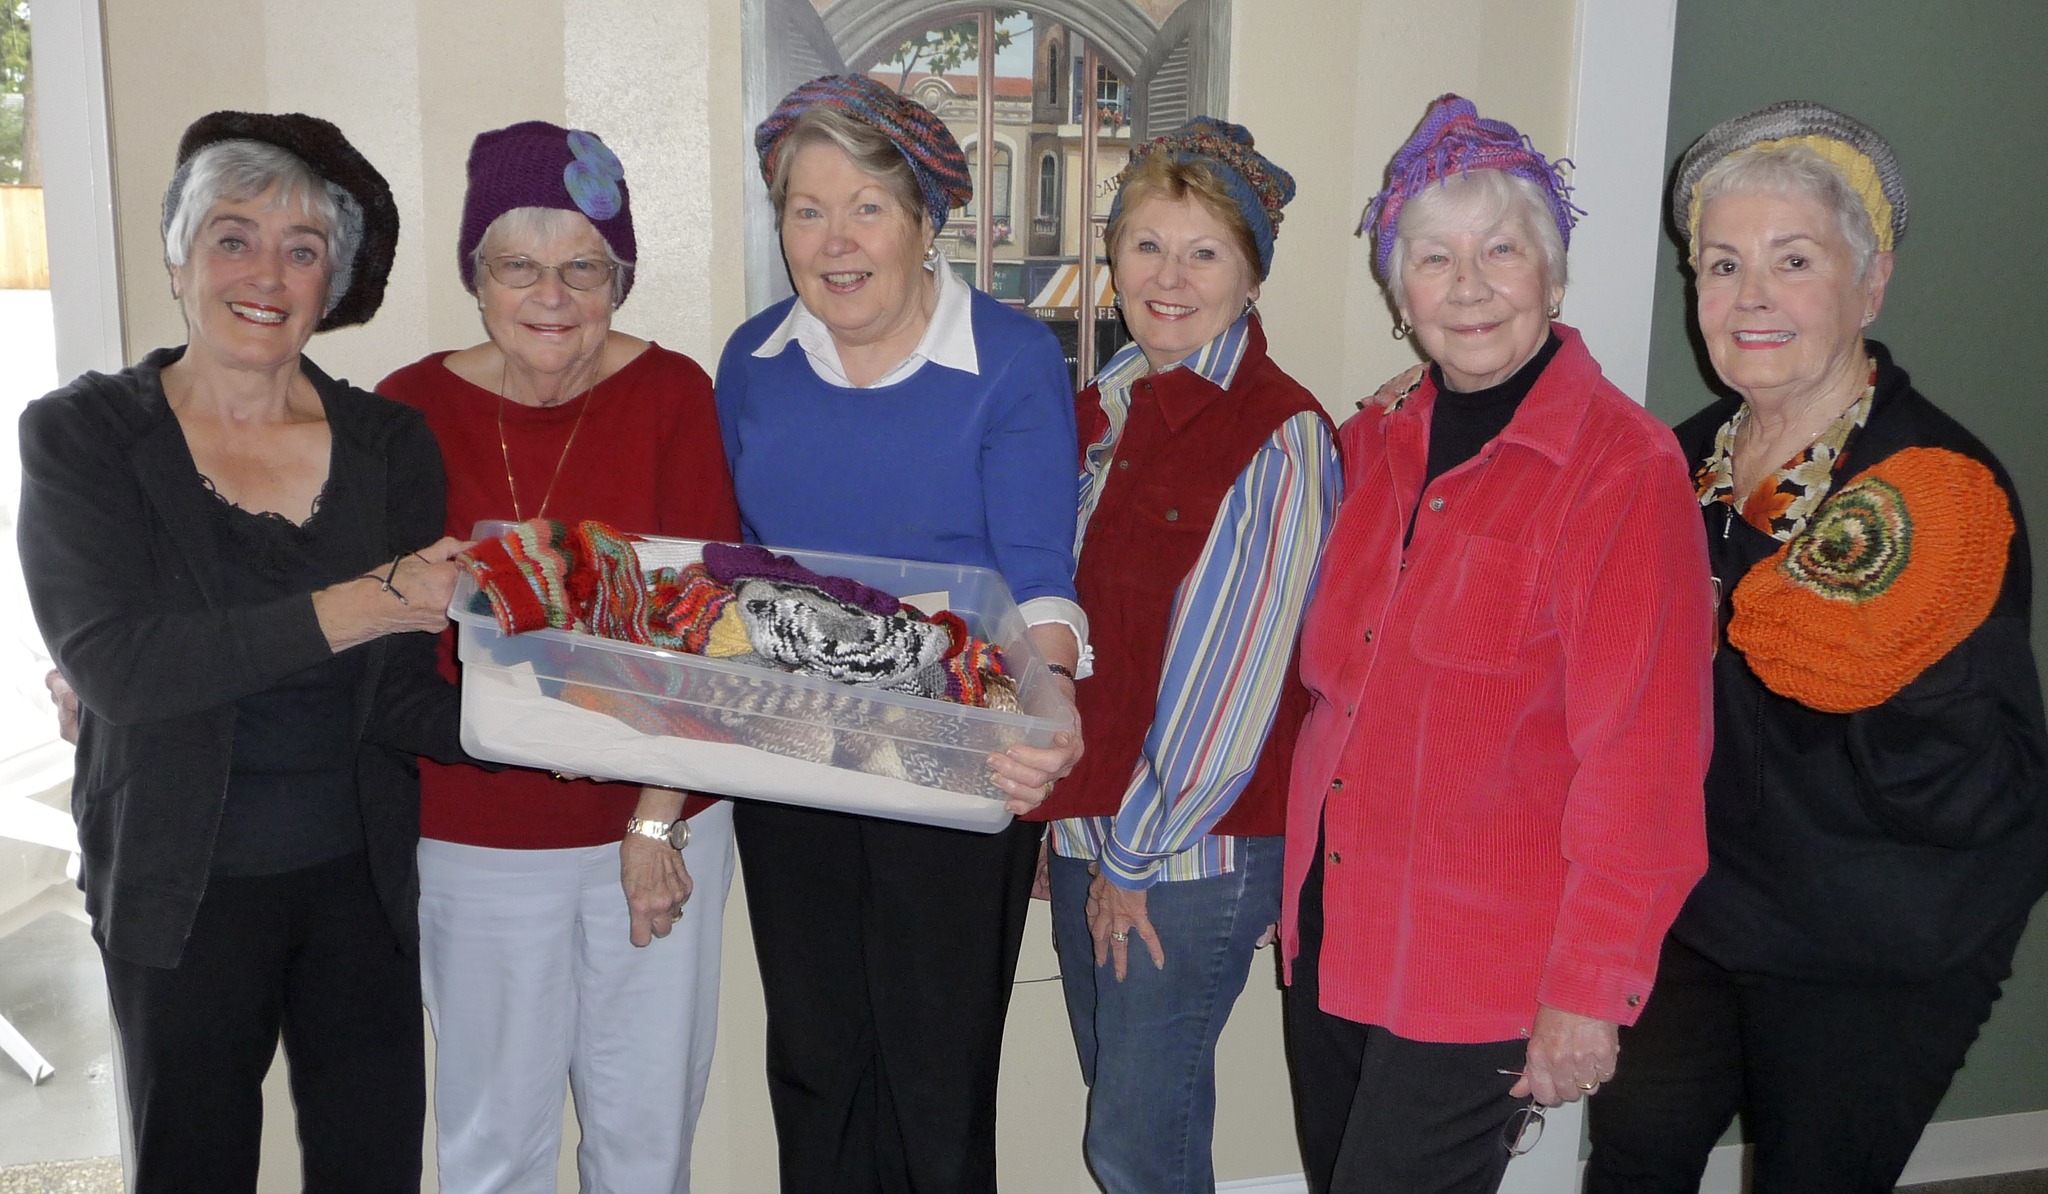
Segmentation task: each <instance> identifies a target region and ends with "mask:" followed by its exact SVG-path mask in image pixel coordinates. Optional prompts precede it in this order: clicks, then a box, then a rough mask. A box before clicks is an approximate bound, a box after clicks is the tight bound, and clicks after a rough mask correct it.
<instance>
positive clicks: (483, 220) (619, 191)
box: [455, 120, 639, 303]
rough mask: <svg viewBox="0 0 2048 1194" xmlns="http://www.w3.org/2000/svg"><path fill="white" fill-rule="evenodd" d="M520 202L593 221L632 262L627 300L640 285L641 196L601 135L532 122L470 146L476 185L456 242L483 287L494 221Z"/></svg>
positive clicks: (468, 277) (624, 285)
mask: <svg viewBox="0 0 2048 1194" xmlns="http://www.w3.org/2000/svg"><path fill="white" fill-rule="evenodd" d="M519 207H551V208H555V209H557V210H559V211H573V212H576V213H578V214H580V215H582V216H583V217H584V218H585V219H587V220H589V221H590V223H591V226H592V227H594V228H596V229H597V234H598V235H599V236H602V237H604V242H605V243H606V244H607V245H610V246H611V250H612V253H613V254H614V255H615V256H617V257H618V259H619V260H621V261H624V262H626V263H627V264H628V266H629V268H628V269H627V270H626V271H625V276H624V277H623V278H622V279H621V280H620V283H619V301H620V302H622V303H623V302H625V301H626V295H627V294H629V293H631V292H632V289H633V271H632V269H631V268H630V266H631V264H632V263H633V262H635V261H638V260H639V257H638V253H639V244H638V242H637V241H635V240H634V239H633V197H632V194H631V193H630V192H629V191H627V189H626V169H625V167H623V166H621V165H620V164H619V159H618V157H617V156H616V155H615V154H613V153H612V151H611V150H610V149H608V148H607V147H606V146H605V143H604V142H603V141H600V140H599V139H598V136H597V134H596V133H589V132H585V131H583V130H582V129H565V128H563V127H562V126H561V125H558V124H549V123H548V122H547V121H545V120H528V121H523V122H521V123H519V124H515V125H511V126H509V127H506V128H501V129H492V130H491V131H490V132H487V133H478V134H477V136H476V140H475V141H472V142H470V146H469V191H468V193H467V194H465V195H464V196H463V198H462V235H461V236H460V237H459V238H458V239H457V240H456V242H455V261H456V268H457V269H458V270H459V271H461V274H462V285H463V286H464V287H465V288H467V289H468V291H469V292H470V293H471V294H475V293H476V247H477V246H478V245H479V244H482V243H483V239H484V231H485V230H486V229H488V228H489V227H490V226H491V222H492V221H493V220H496V219H497V218H498V217H499V216H502V215H504V214H505V213H506V212H508V211H511V210H513V209H514V208H519Z"/></svg>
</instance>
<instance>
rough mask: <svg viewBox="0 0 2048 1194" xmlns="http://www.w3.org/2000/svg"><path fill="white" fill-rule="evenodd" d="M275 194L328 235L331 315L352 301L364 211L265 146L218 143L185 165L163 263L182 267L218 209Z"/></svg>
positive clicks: (284, 153) (171, 198)
mask: <svg viewBox="0 0 2048 1194" xmlns="http://www.w3.org/2000/svg"><path fill="white" fill-rule="evenodd" d="M273 187H275V188H276V189H277V206H279V207H292V206H297V207H301V208H303V209H305V210H306V211H307V212H309V213H310V214H311V215H312V216H313V217H314V218H315V219H318V220H319V221H320V223H321V224H322V225H323V226H324V227H325V229H326V241H327V269H328V274H327V307H326V310H324V311H322V312H321V314H322V315H323V316H324V315H327V314H329V313H331V312H332V311H333V310H334V308H335V306H336V305H337V304H339V303H340V302H341V298H342V296H343V295H345V294H347V293H348V285H349V280H350V279H351V278H352V277H353V276H354V274H355V266H356V250H357V248H358V247H360V246H361V245H362V243H363V208H362V205H361V204H359V203H357V202H356V197H355V196H354V195H351V194H349V193H348V189H347V188H346V187H343V186H342V185H341V184H339V183H335V182H329V181H328V180H327V179H324V178H322V177H320V176H319V175H318V174H316V173H314V171H313V168H312V167H311V166H309V165H307V164H306V162H305V160H304V159H302V158H300V157H299V156H298V155H296V154H294V153H292V152H291V151H289V150H286V149H282V148H279V147H278V146H275V145H272V144H270V143H269V142H267V141H216V142H214V143H213V144H211V145H208V146H206V147H205V148H203V149H201V150H199V151H198V152H196V153H194V154H193V155H192V156H191V157H189V158H186V159H185V162H184V164H183V165H181V166H179V167H178V170H177V173H175V174H173V175H171V185H170V188H169V189H168V190H166V191H165V192H164V223H163V236H164V261H165V262H166V263H167V264H169V265H171V266H174V267H175V266H182V265H184V264H185V263H186V262H187V261H188V260H190V259H191V256H192V242H193V240H194V239H195V238H196V237H197V236H198V235H199V226H200V224H201V223H202V222H203V221H204V220H205V219H206V216H207V213H208V212H210V211H212V210H213V208H214V205H215V204H217V203H221V202H237V203H239V202H244V201H246V200H250V199H254V198H256V197H257V196H258V195H261V194H263V193H264V192H265V191H268V190H270V189H271V188H273Z"/></svg>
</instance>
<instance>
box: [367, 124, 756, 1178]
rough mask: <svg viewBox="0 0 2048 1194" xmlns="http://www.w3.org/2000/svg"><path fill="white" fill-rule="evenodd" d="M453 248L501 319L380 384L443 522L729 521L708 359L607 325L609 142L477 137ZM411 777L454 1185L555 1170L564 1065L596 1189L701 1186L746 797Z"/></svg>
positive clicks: (443, 1135)
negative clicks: (406, 418) (439, 467)
mask: <svg viewBox="0 0 2048 1194" xmlns="http://www.w3.org/2000/svg"><path fill="white" fill-rule="evenodd" d="M457 248H458V252H459V258H460V265H461V269H462V282H463V285H464V286H466V287H467V288H468V289H469V290H470V292H471V293H473V294H475V295H476V299H477V309H478V310H479V311H480V312H482V314H483V323H484V331H485V332H486V333H487V334H488V336H489V338H488V339H486V340H485V341H484V342H482V343H480V344H476V345H473V346H472V347H469V348H465V349H462V350H461V351H459V352H437V353H434V354H432V355H430V356H428V357H426V358H425V359H424V360H421V361H418V362H416V363H414V364H412V365H408V366H406V367H405V368H403V369H401V370H399V371H398V372H396V373H394V374H392V375H391V376H390V377H387V378H385V379H384V381H383V384H381V385H380V386H378V389H379V390H380V391H382V392H383V393H385V394H387V395H389V396H391V397H393V398H398V399H402V400H403V401H406V402H409V403H411V404H412V405H414V406H417V407H419V408H420V409H421V410H422V411H424V412H425V413H426V416H427V424H428V426H429V427H431V428H432V429H433V431H434V434H435V435H436V436H437V437H438V438H439V439H440V441H441V452H442V455H443V456H444V457H445V459H446V462H447V470H448V526H449V528H450V529H451V531H453V532H455V533H459V534H461V535H463V536H464V537H467V536H468V534H469V530H470V527H471V526H472V525H473V524H474V523H475V522H476V521H478V520H479V519H509V520H513V521H524V520H527V519H537V518H551V519H555V520H558V521H565V522H575V521H580V520H583V519H601V520H603V521H605V522H608V523H611V524H613V525H614V526H617V527H619V528H621V529H623V530H628V531H636V532H646V533H650V534H663V535H676V536H681V537H684V538H693V539H737V538H738V537H739V529H740V528H739V512H738V507H737V506H736V505H735V503H734V501H733V492H732V477H731V475H730V473H728V471H727V470H726V465H725V454H724V450H723V448H722V446H721V445H720V441H719V436H718V416H717V412H716V410H715V409H714V407H713V404H712V400H711V380H710V378H708V377H707V376H705V373H704V371H703V370H702V369H700V368H698V367H697V365H696V363H695V362H693V361H691V360H690V359H689V358H688V357H686V356H683V355H681V354H680V353H674V352H670V351H668V350H667V349H665V348H662V347H660V346H659V345H656V344H650V343H649V342H647V341H645V340H641V339H638V338H637V337H634V336H628V335H626V334H625V333H623V332H618V331H614V330H613V329H612V326H611V323H612V312H613V310H614V309H616V308H617V307H618V305H619V304H620V303H622V302H624V301H625V298H626V295H627V293H628V292H629V291H630V290H631V289H632V286H633V257H634V240H633V215H632V208H631V204H630V198H629V195H628V192H627V190H626V184H625V178H624V172H623V170H622V169H621V168H620V166H619V162H618V159H617V158H615V157H613V156H612V153H611V151H610V150H609V149H607V148H606V147H605V145H604V143H603V142H602V141H600V140H598V139H597V137H595V136H594V135H592V134H590V133H587V132H583V131H580V130H570V129H564V128H559V127H557V126H555V125H552V124H547V123H544V122H541V121H529V122H527V123H524V124H516V125H513V126H511V127H510V128H504V129H498V130H495V131H492V132H487V133H484V134H482V135H480V136H479V137H477V139H476V142H475V144H474V145H472V146H471V148H470V155H469V191H468V195H467V198H466V199H465V201H464V203H463V211H462V235H461V241H460V244H459V245H458V246H457ZM452 643H453V632H452V631H451V632H450V634H449V636H448V637H447V638H446V639H444V641H443V643H442V668H443V670H444V671H445V672H447V674H449V675H450V676H453V675H454V674H455V671H454V660H453V647H452ZM420 778H421V787H422V792H421V810H420V833H421V839H422V840H421V842H420V856H419V857H420V936H421V950H420V952H421V967H422V972H423V978H424V985H425V991H426V1001H427V1011H428V1013H429V1014H430V1015H431V1016H432V1018H433V1025H434V1039H435V1042H436V1054H435V1070H434V1113H435V1125H436V1133H437V1136H438V1148H439V1159H440V1179H441V1188H442V1189H443V1190H447V1191H451V1192H453V1191H485V1190H489V1191H500V1190H507V1191H509V1190H553V1189H554V1188H555V1167H556V1153H557V1151H558V1149H559V1145H560V1140H561V1118H562V1082H563V1078H564V1077H565V1076H566V1077H567V1078H568V1079H569V1081H570V1084H571V1088H572V1090H573V1091H574V1094H575V1098H576V1111H577V1119H578V1121H579V1123H580V1124H581V1126H582V1142H581V1144H580V1145H579V1146H578V1150H577V1159H578V1166H577V1167H578V1170H579V1172H580V1174H581V1177H582V1189H583V1190H584V1191H585V1194H593V1192H597V1191H607V1192H616V1194H654V1192H664V1191H676V1192H682V1191H687V1190H688V1189H689V1173H690V1137H691V1134H692V1133H693V1131H694V1130H695V1127H696V1121H697V1113H698V1110H699V1109H700V1108H701V1107H702V1106H703V1101H704V1088H705V1083H706V1081H707V1080H708V1078H709V1076H710V1067H711V1050H712V1045H713V1043H714V1041H715V1039H716V1036H717V1025H718V969H719V968H718V954H719V937H720V929H721V926H722V924H723V921H724V912H725V894H726V889H727V886H728V884H729V882H730V880H731V876H732V811H731V808H730V806H728V805H725V804H723V803H716V804H709V805H708V807H706V804H707V802H705V801H703V800H700V799H697V798H694V797H693V798H691V799H690V801H689V804H688V805H687V806H686V804H685V801H684V796H683V794H682V793H680V792H671V791H667V790H664V789H660V788H644V789H635V788H633V787H631V786H628V785H624V784H598V783H595V782H592V781H589V780H564V779H561V778H559V777H556V776H551V775H548V774H546V773H545V772H538V771H523V770H509V771H503V772H498V773H495V774H492V773H488V772H485V771H483V770H481V769H479V768H476V767H470V766H452V767H444V766H438V765H434V764H425V765H423V767H422V773H421V777H420ZM693 812H694V813H695V814H696V815H694V816H692V815H691V814H692V813H693ZM686 817H687V818H688V819H687V820H686V819H685V818H686ZM686 861H687V864H688V865H687V868H686V866H685V862H686ZM693 880H694V893H693ZM622 888H623V890H622Z"/></svg>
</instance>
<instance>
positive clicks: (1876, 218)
mask: <svg viewBox="0 0 2048 1194" xmlns="http://www.w3.org/2000/svg"><path fill="white" fill-rule="evenodd" d="M1790 145H1801V146H1804V147H1806V148H1807V149H1810V150H1812V151H1813V152H1814V153H1816V154H1818V155H1819V156H1820V158H1821V160H1822V161H1825V162H1827V163H1828V165H1830V166H1833V167H1834V168H1835V171H1836V172H1837V173H1838V174H1840V175H1841V176H1842V181H1843V182H1846V183H1848V184H1849V189H1850V190H1852V191H1854V192H1856V194H1857V196H1858V197H1859V198H1861V199H1862V200H1863V206H1864V209H1865V210H1867V211H1868V212H1869V213H1870V227H1871V229H1872V231H1874V232H1876V233H1877V251H1878V252H1880V253H1889V252H1891V251H1892V248H1893V247H1894V246H1895V245H1897V244H1898V243H1899V238H1900V237H1902V236H1904V235H1906V179H1905V176H1904V175H1903V174H1902V173H1900V171H1899V158H1898V155H1897V154H1895V153H1893V152H1892V147H1891V143H1890V142H1888V141H1886V140H1885V139H1884V137H1883V136H1882V135H1881V134H1879V133H1878V131H1877V130H1876V129H1874V128H1871V127H1870V126H1869V125H1867V124H1865V123H1863V122H1862V121H1860V120H1858V119H1856V118H1855V117H1854V116H1850V115H1847V114H1846V113H1842V112H1837V111H1835V110H1834V109H1833V108H1830V107H1828V106H1827V105H1825V104H1816V103H1814V102H1813V101H1812V100H1780V101H1778V102H1777V103H1775V104H1772V105H1771V106H1769V107H1767V108H1758V109H1757V110H1756V111H1754V112H1750V113H1748V114H1746V115H1743V116H1737V117H1735V118H1734V119H1732V120H1724V121H1722V122H1721V123H1719V124H1717V125H1715V126H1714V127H1713V128H1710V129H1708V130H1707V131H1706V134H1705V135H1704V136H1702V137H1701V138H1700V139H1699V140H1697V141H1695V142H1693V144H1692V148H1691V149H1688V150H1686V151H1685V156H1684V157H1683V158H1681V159H1679V162H1678V181H1677V183H1676V185H1674V186H1673V187H1672V188H1671V222H1672V223H1673V225H1675V226H1676V227H1677V228H1678V230H1679V231H1680V232H1682V233H1684V234H1685V238H1686V244H1687V246H1688V251H1689V252H1690V254H1691V258H1692V260H1693V261H1694V262H1695V263H1697V262H1698V260H1699V243H1700V197H1699V185H1700V179H1702V178H1704V177H1706V173H1707V171H1709V170H1711V169H1713V168H1714V167H1715V166H1716V165H1717V164H1719V163H1720V162H1721V160H1722V159H1724V158H1727V157H1731V156H1733V155H1735V154H1738V153H1741V152H1743V151H1744V150H1749V149H1758V150H1762V149H1779V148H1783V147H1785V146H1790Z"/></svg>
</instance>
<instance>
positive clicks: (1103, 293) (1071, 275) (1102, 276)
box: [1026, 261, 1116, 319]
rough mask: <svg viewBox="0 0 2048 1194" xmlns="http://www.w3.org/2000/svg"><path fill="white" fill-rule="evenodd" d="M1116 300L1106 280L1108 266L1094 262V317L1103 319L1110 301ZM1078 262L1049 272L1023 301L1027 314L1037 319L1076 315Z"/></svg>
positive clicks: (1078, 293)
mask: <svg viewBox="0 0 2048 1194" xmlns="http://www.w3.org/2000/svg"><path fill="white" fill-rule="evenodd" d="M1115 299H1116V285H1115V284H1114V283H1113V282H1111V281H1110V280H1109V266H1107V265H1104V264H1102V263H1101V262H1097V263H1096V264H1095V307H1096V318H1098V319H1107V318H1110V317H1112V316H1113V315H1114V314H1115V312H1114V311H1113V310H1112V308H1111V306H1110V304H1111V303H1112V302H1114V301H1115ZM1081 301H1082V300H1081V264H1080V263H1079V262H1077V261H1070V262H1068V263H1067V264H1065V265H1062V266H1061V267H1060V268H1059V270H1058V271H1057V272H1056V273H1054V274H1053V276H1052V278H1051V279H1050V280H1048V281H1047V282H1046V284H1045V286H1044V287H1043V288H1041V289H1040V290H1039V292H1038V293H1037V294H1035V295H1033V296H1032V297H1031V302H1030V303H1028V304H1026V305H1027V306H1029V307H1030V309H1031V313H1032V314H1033V315H1035V316H1037V317H1038V318H1040V319H1074V318H1078V317H1079V315H1080V310H1079V308H1080V306H1081Z"/></svg>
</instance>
